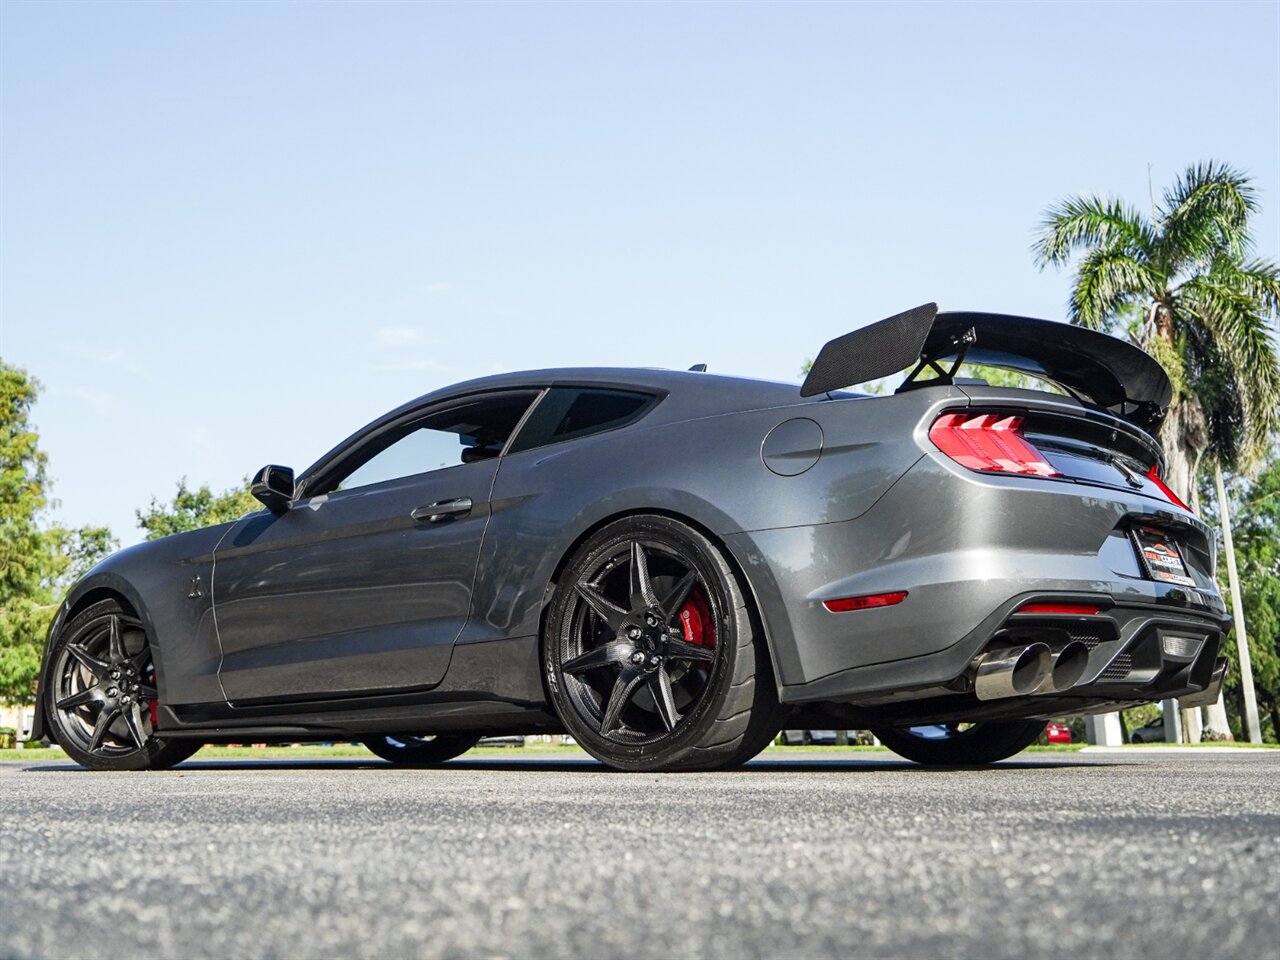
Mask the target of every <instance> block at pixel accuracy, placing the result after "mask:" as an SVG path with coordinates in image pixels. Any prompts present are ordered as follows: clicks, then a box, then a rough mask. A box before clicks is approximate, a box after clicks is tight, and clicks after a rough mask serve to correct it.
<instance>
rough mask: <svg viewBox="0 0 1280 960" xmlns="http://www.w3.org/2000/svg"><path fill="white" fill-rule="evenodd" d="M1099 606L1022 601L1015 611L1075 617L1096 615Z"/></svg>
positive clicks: (1099, 608)
mask: <svg viewBox="0 0 1280 960" xmlns="http://www.w3.org/2000/svg"><path fill="white" fill-rule="evenodd" d="M1101 609H1102V608H1101V607H1095V606H1093V605H1092V604H1088V603H1024V604H1023V605H1022V606H1021V607H1019V608H1018V609H1017V610H1016V611H1015V613H1040V614H1055V615H1056V614H1064V615H1067V616H1075V617H1096V616H1097V615H1098V612H1099V611H1100V610H1101Z"/></svg>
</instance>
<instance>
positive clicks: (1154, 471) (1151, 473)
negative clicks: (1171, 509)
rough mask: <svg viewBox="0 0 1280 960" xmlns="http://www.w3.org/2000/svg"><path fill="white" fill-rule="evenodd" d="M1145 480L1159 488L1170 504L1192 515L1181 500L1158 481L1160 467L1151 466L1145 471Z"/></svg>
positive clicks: (1161, 481) (1162, 482) (1190, 510)
mask: <svg viewBox="0 0 1280 960" xmlns="http://www.w3.org/2000/svg"><path fill="white" fill-rule="evenodd" d="M1147 479H1148V480H1150V481H1151V482H1152V483H1154V484H1155V485H1156V486H1157V487H1159V488H1160V492H1161V493H1163V494H1164V495H1165V496H1166V497H1168V498H1169V502H1170V503H1176V504H1177V505H1178V506H1180V507H1181V508H1182V509H1183V510H1186V511H1187V512H1188V513H1192V512H1193V511H1192V509H1191V508H1190V507H1188V506H1187V505H1186V504H1185V503H1183V502H1182V498H1181V497H1180V496H1178V495H1177V494H1176V493H1174V492H1173V491H1172V490H1170V489H1169V488H1168V487H1167V486H1165V483H1164V481H1163V480H1161V479H1160V467H1159V466H1158V465H1156V464H1152V465H1151V469H1150V470H1148V471H1147Z"/></svg>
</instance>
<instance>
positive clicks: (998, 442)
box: [929, 413, 1062, 477]
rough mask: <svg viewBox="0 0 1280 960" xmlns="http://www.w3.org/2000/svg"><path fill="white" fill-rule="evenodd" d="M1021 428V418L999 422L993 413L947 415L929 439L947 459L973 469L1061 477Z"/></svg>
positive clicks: (1010, 418)
mask: <svg viewBox="0 0 1280 960" xmlns="http://www.w3.org/2000/svg"><path fill="white" fill-rule="evenodd" d="M1021 426H1022V418H1021V417H1005V418H1004V419H1003V420H1000V419H998V418H997V417H996V416H995V415H994V414H990V413H981V414H978V415H977V416H974V417H968V416H966V415H965V414H963V413H947V414H943V415H942V416H941V417H939V418H938V419H937V420H936V421H934V424H933V426H932V427H930V428H929V439H930V440H932V441H933V444H934V446H936V447H937V448H938V449H939V450H941V451H942V452H943V453H945V454H946V455H947V456H948V457H950V458H951V459H952V460H954V461H955V462H956V463H958V464H960V466H962V467H968V468H969V469H970V470H980V471H982V472H983V473H1020V474H1026V475H1030V476H1036V477H1060V476H1062V474H1060V473H1059V472H1058V471H1057V470H1055V469H1054V468H1053V467H1052V466H1050V464H1049V462H1048V461H1047V460H1045V458H1044V456H1043V455H1042V454H1041V453H1040V451H1039V450H1037V449H1036V448H1035V447H1033V446H1032V445H1031V444H1030V443H1028V442H1027V441H1026V440H1025V439H1024V438H1023V436H1022V434H1021V432H1020V430H1019V428H1020V427H1021Z"/></svg>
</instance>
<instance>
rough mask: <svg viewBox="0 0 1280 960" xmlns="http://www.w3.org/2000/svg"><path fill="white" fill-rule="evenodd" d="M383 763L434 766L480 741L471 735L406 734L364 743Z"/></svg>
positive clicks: (385, 736)
mask: <svg viewBox="0 0 1280 960" xmlns="http://www.w3.org/2000/svg"><path fill="white" fill-rule="evenodd" d="M361 742H362V743H363V744H364V745H365V746H366V747H368V748H369V749H370V750H371V751H373V752H374V753H376V754H377V755H378V756H380V757H381V758H382V759H383V760H387V761H390V762H391V763H396V764H400V765H401V766H406V767H434V766H436V765H437V764H441V763H444V762H445V761H446V760H452V759H453V758H454V757H460V756H462V755H463V754H464V753H466V752H467V751H468V750H470V749H471V748H472V747H474V746H475V745H476V744H477V743H479V742H480V738H479V737H476V736H472V735H471V734H465V733H464V734H461V735H450V736H444V735H434V734H424V735H422V736H411V735H410V734H406V733H396V734H386V735H384V736H380V737H370V738H369V739H368V740H363V741H361Z"/></svg>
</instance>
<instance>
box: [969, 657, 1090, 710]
mask: <svg viewBox="0 0 1280 960" xmlns="http://www.w3.org/2000/svg"><path fill="white" fill-rule="evenodd" d="M1080 646H1082V647H1083V646H1084V644H1080ZM1085 652H1086V654H1087V653H1088V651H1087V650H1086V651H1085ZM976 667H977V671H976V673H975V675H974V678H973V692H974V693H975V694H976V695H977V697H978V699H979V700H1002V699H1004V698H1006V697H1024V696H1026V695H1027V694H1029V693H1034V692H1035V691H1036V690H1037V689H1039V687H1040V685H1041V684H1043V683H1044V682H1045V678H1046V677H1049V676H1050V674H1051V673H1052V672H1053V653H1052V652H1050V650H1049V646H1048V644H1044V643H1032V644H1030V645H1028V646H1025V647H1004V648H1002V649H1000V650H991V651H989V652H988V653H984V654H983V655H982V656H981V657H979V658H978V660H977V662H976ZM1081 669H1083V667H1082V668H1081Z"/></svg>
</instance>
